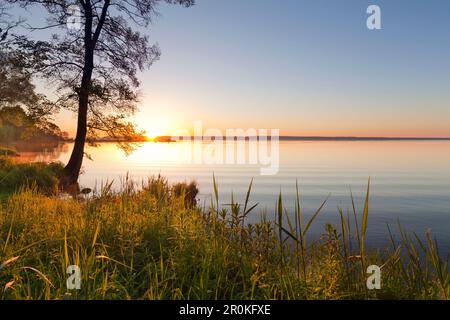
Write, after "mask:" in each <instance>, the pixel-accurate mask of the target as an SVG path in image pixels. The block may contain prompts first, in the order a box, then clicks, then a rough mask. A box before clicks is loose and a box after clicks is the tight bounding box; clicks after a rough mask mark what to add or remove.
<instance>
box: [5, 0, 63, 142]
mask: <svg viewBox="0 0 450 320" xmlns="http://www.w3.org/2000/svg"><path fill="white" fill-rule="evenodd" d="M7 9H8V8H7V7H6V6H5V3H3V2H2V3H0V141H6V142H8V141H11V140H18V139H41V140H42V139H43V140H45V139H61V138H64V137H65V133H63V132H62V131H61V130H60V129H59V128H58V126H56V125H55V124H54V123H52V122H51V118H50V117H51V115H52V114H53V113H54V112H55V111H56V108H55V105H54V104H53V103H51V102H50V101H49V100H48V99H47V98H46V97H45V96H44V95H41V94H37V93H36V91H35V86H34V85H33V83H32V73H31V71H30V70H29V68H28V67H27V58H26V55H25V54H24V52H21V51H20V50H17V47H16V46H14V41H13V40H12V39H13V38H14V36H13V35H11V30H12V29H13V28H15V27H17V26H18V25H19V24H20V22H21V21H20V20H19V21H8V20H11V16H10V15H8V12H7Z"/></svg>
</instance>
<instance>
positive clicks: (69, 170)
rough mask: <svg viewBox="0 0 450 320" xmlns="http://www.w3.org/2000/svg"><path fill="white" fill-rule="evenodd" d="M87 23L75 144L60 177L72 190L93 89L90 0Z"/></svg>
mask: <svg viewBox="0 0 450 320" xmlns="http://www.w3.org/2000/svg"><path fill="white" fill-rule="evenodd" d="M85 14H86V24H85V30H84V31H85V32H84V68H83V77H82V79H81V86H80V90H79V92H78V123H77V134H76V137H75V145H74V147H73V150H72V155H71V156H70V160H69V162H68V163H67V165H66V167H65V168H64V171H63V174H62V177H61V178H60V187H61V188H62V189H65V190H67V191H70V190H71V191H72V192H74V190H73V186H77V189H78V177H79V176H80V171H81V165H82V164H83V158H84V146H85V144H86V135H87V114H88V107H89V94H90V90H91V81H92V72H93V70H94V48H95V42H96V39H93V38H92V32H91V30H92V21H93V18H92V7H91V5H90V2H89V1H88V2H87V4H86V13H85Z"/></svg>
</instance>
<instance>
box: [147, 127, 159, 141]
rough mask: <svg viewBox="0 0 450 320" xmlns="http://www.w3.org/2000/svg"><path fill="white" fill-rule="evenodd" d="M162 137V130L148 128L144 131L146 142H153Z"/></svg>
mask: <svg viewBox="0 0 450 320" xmlns="http://www.w3.org/2000/svg"><path fill="white" fill-rule="evenodd" d="M162 135H163V130H161V129H158V128H148V129H146V130H145V137H146V138H147V139H148V140H154V139H156V138H157V137H159V136H162Z"/></svg>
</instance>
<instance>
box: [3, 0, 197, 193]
mask: <svg viewBox="0 0 450 320" xmlns="http://www.w3.org/2000/svg"><path fill="white" fill-rule="evenodd" d="M7 1H8V2H10V3H16V4H19V5H20V6H22V7H23V8H27V7H29V6H32V5H39V6H41V7H43V8H44V9H46V10H47V12H48V14H49V18H48V20H47V22H46V24H45V25H44V26H42V27H40V28H39V27H36V28H35V29H52V28H59V30H58V32H57V33H55V34H54V35H53V37H52V39H51V40H49V41H31V40H29V39H26V38H23V37H22V38H20V39H17V43H18V44H19V45H20V46H21V47H22V49H23V50H25V51H27V52H28V53H29V54H30V57H33V58H32V59H35V61H34V62H33V63H34V67H35V69H36V70H38V71H39V73H40V74H41V75H42V76H44V77H45V78H47V79H52V80H54V81H55V82H56V83H57V84H58V87H57V92H58V94H59V98H58V101H57V103H58V104H59V105H61V106H63V107H65V108H69V109H71V110H73V111H76V112H77V113H78V124H77V133H76V137H75V144H74V148H73V152H72V155H71V157H70V160H69V162H68V164H67V166H66V167H65V169H64V175H63V177H62V178H61V184H62V186H68V185H71V184H75V183H76V182H77V180H78V176H79V173H80V169H81V165H82V161H83V156H84V148H85V144H86V141H87V139H89V138H94V137H97V136H98V135H99V134H106V135H108V136H110V137H116V138H128V139H130V138H133V137H135V136H137V135H139V132H137V131H136V129H135V126H134V125H133V124H132V123H130V122H128V121H127V120H126V119H127V118H128V116H129V115H131V114H133V113H134V112H135V110H136V102H137V101H138V94H137V91H136V89H137V88H138V86H139V80H138V78H137V72H138V71H139V70H144V69H145V68H147V67H149V66H150V65H151V64H152V62H153V61H155V59H157V58H158V57H159V55H160V51H159V49H158V47H157V46H155V45H150V44H149V39H148V37H147V36H146V35H143V34H142V33H141V32H140V31H139V30H138V29H139V28H141V27H147V26H148V25H149V23H150V22H151V18H152V17H153V16H154V15H155V13H156V11H155V10H156V7H157V5H158V4H160V3H163V2H165V3H169V4H180V5H183V6H185V7H189V6H191V5H193V4H194V0H7ZM67 22H72V23H71V24H70V25H68V24H67ZM68 26H69V27H68ZM77 26H79V28H77ZM132 26H134V28H133V27H132ZM30 59H31V58H30Z"/></svg>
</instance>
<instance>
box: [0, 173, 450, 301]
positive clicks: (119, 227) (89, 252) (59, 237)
mask: <svg viewBox="0 0 450 320" xmlns="http://www.w3.org/2000/svg"><path fill="white" fill-rule="evenodd" d="M213 179H214V191H213V195H212V197H211V204H210V206H209V207H204V208H200V207H199V206H195V205H194V206H193V205H192V203H191V201H187V200H186V199H188V198H186V195H187V194H188V193H189V192H190V191H192V190H195V188H194V186H193V185H190V186H189V185H185V186H182V185H176V186H173V185H170V184H169V183H168V182H167V180H166V179H164V178H162V177H154V178H150V179H149V180H148V181H147V182H146V183H144V184H143V185H141V186H139V187H138V186H137V185H136V184H134V183H133V182H132V181H131V180H129V179H127V180H125V181H124V182H123V183H124V185H123V186H122V188H121V191H117V192H115V191H113V188H112V183H109V184H106V185H105V186H103V187H102V188H101V189H100V190H98V191H95V192H94V193H93V194H91V195H89V196H87V197H84V198H80V199H72V198H62V197H56V196H46V195H43V194H42V193H39V192H38V191H37V190H36V188H32V187H31V188H24V189H22V190H20V191H17V192H16V193H15V194H14V195H12V196H10V197H9V199H8V201H7V202H6V203H5V204H4V205H2V206H1V207H0V297H1V298H2V299H448V298H449V279H450V277H449V269H448V257H446V258H443V257H442V254H441V253H440V252H439V249H438V245H437V243H436V241H435V240H434V239H433V237H432V235H431V234H430V233H427V234H426V236H425V237H424V238H420V237H419V236H417V235H414V234H413V235H411V234H408V233H407V232H405V231H404V230H403V229H402V228H401V226H400V232H401V235H402V236H401V239H400V241H396V240H395V237H394V236H393V235H392V233H391V232H390V229H387V235H389V234H390V235H391V240H392V247H390V248H382V250H377V251H373V250H368V249H367V248H366V246H365V245H364V242H365V241H366V230H367V229H368V228H369V227H370V225H369V224H368V215H369V190H370V189H369V188H368V189H367V194H366V199H365V200H364V210H363V212H362V213H358V212H357V211H356V209H355V207H356V206H355V205H353V219H355V221H354V222H353V223H352V222H351V216H352V215H351V214H347V215H345V214H344V211H343V210H341V209H339V210H338V213H339V216H340V226H332V225H330V224H327V225H325V232H324V234H323V235H322V236H321V237H318V238H317V239H316V238H314V239H313V241H312V240H309V241H307V240H308V239H310V237H307V235H308V234H309V233H308V232H309V231H310V229H311V226H312V225H313V223H315V221H316V219H317V217H318V215H319V214H320V212H321V210H322V208H323V206H324V204H325V203H326V200H324V202H323V204H322V205H321V206H320V207H319V208H318V210H316V211H315V212H312V213H311V215H310V217H311V218H310V219H305V217H306V216H308V215H307V213H305V212H303V211H302V209H301V201H300V191H299V187H298V184H297V185H296V189H297V197H296V201H295V209H294V212H293V214H292V215H291V213H290V212H288V210H287V209H286V208H285V206H284V201H283V197H282V194H281V193H280V194H279V197H278V201H277V202H278V203H277V206H276V219H275V221H269V220H268V219H267V215H266V212H264V211H262V212H261V216H260V220H259V222H258V223H249V222H248V217H249V216H250V215H251V214H256V211H255V208H256V206H257V204H252V203H251V189H252V182H251V183H250V186H249V188H248V191H247V194H246V197H245V199H242V200H243V202H242V203H240V202H239V201H237V199H236V198H235V196H234V195H232V196H231V199H230V202H227V203H221V201H220V198H219V187H218V183H217V181H216V177H213ZM184 188H185V189H184ZM353 203H354V201H353ZM358 219H359V220H360V221H361V223H359V222H358ZM252 221H254V219H252ZM352 224H354V225H355V226H356V227H355V228H353V227H352ZM359 225H361V228H359ZM355 243H357V244H358V245H355ZM380 249H381V248H380ZM371 264H376V265H379V266H380V267H381V269H382V287H381V289H380V290H367V288H366V283H365V281H366V274H365V270H364V269H365V267H366V266H368V265H371ZM69 265H78V266H79V267H80V269H81V276H82V281H81V283H82V285H81V290H73V291H69V290H68V289H67V287H66V280H67V277H68V275H67V274H66V269H67V267H68V266H69Z"/></svg>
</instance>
